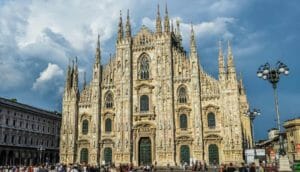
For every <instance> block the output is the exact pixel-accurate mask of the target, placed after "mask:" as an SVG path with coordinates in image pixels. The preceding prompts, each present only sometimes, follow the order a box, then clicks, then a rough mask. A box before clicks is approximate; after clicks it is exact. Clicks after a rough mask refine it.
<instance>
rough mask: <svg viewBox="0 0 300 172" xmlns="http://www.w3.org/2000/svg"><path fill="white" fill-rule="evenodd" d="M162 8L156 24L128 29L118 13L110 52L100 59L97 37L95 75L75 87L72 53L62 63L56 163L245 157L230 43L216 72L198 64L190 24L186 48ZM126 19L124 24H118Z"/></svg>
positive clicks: (242, 108)
mask: <svg viewBox="0 0 300 172" xmlns="http://www.w3.org/2000/svg"><path fill="white" fill-rule="evenodd" d="M164 13H165V14H164V18H162V17H161V15H160V11H159V7H158V10H157V16H156V24H155V25H156V26H155V31H151V30H150V29H149V28H147V27H145V26H142V27H141V28H140V30H139V31H138V33H136V35H132V33H131V24H130V17H129V12H128V14H127V19H126V22H125V23H124V24H123V21H122V15H120V19H119V24H118V33H117V34H118V35H117V38H116V39H117V40H116V50H115V55H113V56H112V57H111V58H110V60H109V62H108V64H106V65H102V64H101V58H102V57H101V50H100V40H99V36H98V41H97V46H96V51H95V60H94V65H93V68H92V69H91V70H92V79H91V81H90V82H89V83H88V84H86V82H84V85H83V88H82V89H79V86H78V64H77V59H76V61H74V62H73V65H69V66H68V69H67V77H66V83H65V89H64V93H63V102H62V104H63V105H62V127H61V141H60V162H61V163H66V164H69V163H88V164H91V165H100V164H109V163H115V164H116V165H118V164H122V163H133V164H134V165H145V164H155V165H158V166H166V165H171V166H174V165H180V164H181V163H183V162H186V163H189V164H191V163H192V162H195V161H196V160H198V161H201V162H206V163H210V164H211V163H229V162H236V163H238V162H242V161H243V159H244V153H243V152H244V149H245V148H249V147H251V146H252V133H251V123H250V120H249V118H248V117H246V116H245V112H246V111H247V109H248V108H249V105H248V102H247V96H246V94H245V89H244V86H243V82H242V80H241V79H240V78H238V77H237V74H236V69H235V65H234V57H233V52H232V49H231V45H230V43H228V47H227V58H226V59H224V55H223V52H222V45H221V43H220V46H219V54H218V65H219V68H218V69H219V73H218V78H214V77H212V76H211V75H209V74H208V73H206V72H205V71H204V70H203V68H202V66H201V63H200V60H201V58H200V56H199V54H198V52H197V45H196V37H195V34H194V31H193V27H191V33H190V50H189V53H186V51H185V50H184V48H183V46H182V36H181V32H180V24H179V22H176V26H175V27H174V26H173V23H171V22H170V20H169V17H168V10H167V8H165V12H164ZM123 25H124V27H123Z"/></svg>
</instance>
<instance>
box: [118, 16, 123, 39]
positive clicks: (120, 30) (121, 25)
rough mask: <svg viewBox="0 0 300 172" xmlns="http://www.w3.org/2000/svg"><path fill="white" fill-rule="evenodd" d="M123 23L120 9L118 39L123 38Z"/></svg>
mask: <svg viewBox="0 0 300 172" xmlns="http://www.w3.org/2000/svg"><path fill="white" fill-rule="evenodd" d="M123 34H124V32H123V23H122V11H121V10H120V20H119V30H118V41H120V40H122V39H123Z"/></svg>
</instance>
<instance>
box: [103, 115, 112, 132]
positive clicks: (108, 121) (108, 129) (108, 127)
mask: <svg viewBox="0 0 300 172" xmlns="http://www.w3.org/2000/svg"><path fill="white" fill-rule="evenodd" d="M111 123H112V122H111V119H110V118H107V119H106V120H105V132H111Z"/></svg>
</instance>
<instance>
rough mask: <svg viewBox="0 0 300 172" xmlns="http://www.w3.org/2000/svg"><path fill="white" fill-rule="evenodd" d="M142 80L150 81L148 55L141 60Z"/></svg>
mask: <svg viewBox="0 0 300 172" xmlns="http://www.w3.org/2000/svg"><path fill="white" fill-rule="evenodd" d="M140 79H142V80H147V79H149V60H148V58H147V56H146V55H143V57H142V58H141V59H140Z"/></svg>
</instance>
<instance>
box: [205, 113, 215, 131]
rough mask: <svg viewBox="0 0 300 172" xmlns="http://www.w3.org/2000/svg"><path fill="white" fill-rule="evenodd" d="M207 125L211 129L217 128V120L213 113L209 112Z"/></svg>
mask: <svg viewBox="0 0 300 172" xmlns="http://www.w3.org/2000/svg"><path fill="white" fill-rule="evenodd" d="M207 125H208V127H209V128H215V127H216V119H215V114H214V113H212V112H209V113H208V115H207Z"/></svg>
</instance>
